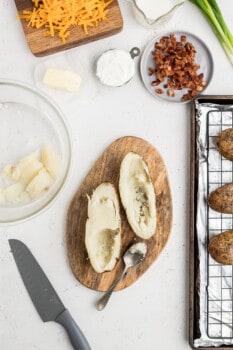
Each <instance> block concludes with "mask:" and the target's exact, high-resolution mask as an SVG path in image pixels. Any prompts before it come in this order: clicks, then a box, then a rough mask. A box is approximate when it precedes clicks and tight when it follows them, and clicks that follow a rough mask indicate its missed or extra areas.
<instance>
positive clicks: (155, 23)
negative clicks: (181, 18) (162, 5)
mask: <svg viewBox="0 0 233 350" xmlns="http://www.w3.org/2000/svg"><path fill="white" fill-rule="evenodd" d="M147 1H149V0H147ZM151 1H152V2H154V3H156V1H155V0H151ZM159 1H166V0H159ZM183 3H184V0H183V1H178V0H177V1H175V0H174V1H173V4H172V5H173V6H172V5H171V8H169V7H168V10H167V11H166V12H165V13H162V14H161V13H159V15H158V17H156V18H150V17H149V15H148V13H146V12H145V7H141V6H140V4H139V3H138V1H137V0H132V4H133V11H134V14H135V18H136V19H137V21H138V22H139V23H140V24H141V25H143V26H144V27H146V28H149V29H159V28H161V26H163V25H164V24H166V23H168V22H169V21H170V19H171V18H172V16H173V15H174V13H175V11H176V10H177V9H178V8H179V7H180V6H181V5H183ZM144 6H145V3H144Z"/></svg>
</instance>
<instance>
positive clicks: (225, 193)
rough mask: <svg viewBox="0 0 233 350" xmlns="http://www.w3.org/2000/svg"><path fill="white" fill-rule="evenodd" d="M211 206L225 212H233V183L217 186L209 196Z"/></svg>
mask: <svg viewBox="0 0 233 350" xmlns="http://www.w3.org/2000/svg"><path fill="white" fill-rule="evenodd" d="M208 204H209V206H210V207H211V208H212V209H213V210H215V211H217V212H219V213H224V214H233V183H229V184H226V185H223V186H221V187H219V188H217V189H216V190H215V191H213V192H211V193H210V194H209V196H208Z"/></svg>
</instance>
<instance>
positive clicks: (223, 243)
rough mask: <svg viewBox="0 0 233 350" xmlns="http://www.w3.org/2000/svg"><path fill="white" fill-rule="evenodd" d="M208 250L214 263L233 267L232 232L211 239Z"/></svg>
mask: <svg viewBox="0 0 233 350" xmlns="http://www.w3.org/2000/svg"><path fill="white" fill-rule="evenodd" d="M208 249H209V253H210V255H211V257H212V258H213V259H214V260H215V261H217V262H219V263H220V264H224V265H233V231H225V232H222V233H220V234H218V235H217V236H215V237H213V238H212V239H211V241H210V243H209V245H208Z"/></svg>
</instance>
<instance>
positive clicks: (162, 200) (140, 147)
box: [66, 136, 172, 291]
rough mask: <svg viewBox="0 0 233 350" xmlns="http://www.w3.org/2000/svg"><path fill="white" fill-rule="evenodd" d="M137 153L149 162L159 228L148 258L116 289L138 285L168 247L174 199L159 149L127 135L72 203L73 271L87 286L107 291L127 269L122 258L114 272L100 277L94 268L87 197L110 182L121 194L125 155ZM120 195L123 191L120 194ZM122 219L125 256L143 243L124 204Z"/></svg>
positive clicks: (114, 145) (96, 166) (69, 239)
mask: <svg viewBox="0 0 233 350" xmlns="http://www.w3.org/2000/svg"><path fill="white" fill-rule="evenodd" d="M130 151H133V152H136V153H138V154H139V155H141V156H142V157H143V158H144V160H145V161H146V162H147V164H148V167H149V171H150V175H151V178H152V181H153V184H154V188H155V194H156V206H157V208H156V211H157V228H156V233H155V235H154V236H152V237H151V238H150V239H149V240H145V242H146V243H147V245H148V252H147V256H146V258H145V259H144V260H143V262H141V263H140V264H139V265H137V266H135V267H133V268H130V269H129V270H128V272H127V274H126V275H125V276H124V278H123V279H122V280H121V282H120V283H119V284H118V286H117V288H116V290H120V289H123V288H125V287H127V286H129V285H130V284H132V283H133V282H135V281H136V280H137V279H138V278H139V277H140V276H141V275H142V274H143V273H144V272H145V271H146V270H147V269H148V268H149V267H150V266H151V264H152V263H153V262H154V261H155V259H156V258H157V257H158V256H159V254H160V253H161V251H162V249H163V248H164V246H165V244H166V242H167V240H168V237H169V235H170V230H171V225H172V199H171V192H170V188H169V182H168V176H167V171H166V167H165V165H164V162H163V159H162V158H161V156H160V154H159V153H158V152H157V150H156V149H155V148H154V147H153V146H152V145H151V144H150V143H148V142H147V141H145V140H143V139H140V138H137V137H132V136H126V137H122V138H120V139H118V140H116V141H115V142H113V143H112V144H111V145H110V146H109V147H108V148H107V149H106V150H105V151H104V153H103V154H102V156H101V157H100V158H99V159H98V160H97V161H96V163H95V164H94V166H93V167H92V168H91V170H90V171H89V173H88V174H87V176H86V177H85V179H84V181H83V183H82V184H81V186H80V187H79V188H78V190H77V192H76V193H75V195H74V198H73V199H72V201H71V204H70V207H69V209H68V213H67V223H66V244H67V254H68V259H69V263H70V266H71V269H72V271H73V273H74V275H75V276H76V278H77V279H78V280H79V281H80V282H81V283H82V284H83V285H85V286H86V287H88V288H91V289H94V290H98V291H106V290H107V289H108V288H109V287H110V285H111V284H112V283H113V281H114V280H115V279H116V277H117V276H118V275H119V274H120V272H121V271H122V269H123V261H122V258H120V259H119V261H118V262H117V264H116V266H115V268H114V269H113V270H112V271H110V272H104V273H102V274H98V273H96V272H95V271H94V269H93V268H92V266H91V264H90V261H89V259H88V255H87V251H86V248H85V224H86V219H87V194H88V195H91V194H92V192H93V190H94V189H95V188H96V187H97V186H98V185H99V184H100V183H102V182H104V181H108V182H111V183H112V184H113V185H115V188H116V190H117V191H118V181H119V170H120V164H121V161H122V159H123V158H124V156H125V155H126V154H127V153H128V152H130ZM118 193H119V192H118ZM120 210H121V220H122V247H121V257H122V255H123V254H124V252H125V251H126V249H127V248H128V247H129V246H130V245H131V244H132V243H135V242H138V241H142V239H140V238H138V237H137V236H136V235H135V234H134V232H133V231H132V230H131V228H130V226H129V224H128V221H127V218H126V215H125V212H124V209H123V207H122V205H121V204H120Z"/></svg>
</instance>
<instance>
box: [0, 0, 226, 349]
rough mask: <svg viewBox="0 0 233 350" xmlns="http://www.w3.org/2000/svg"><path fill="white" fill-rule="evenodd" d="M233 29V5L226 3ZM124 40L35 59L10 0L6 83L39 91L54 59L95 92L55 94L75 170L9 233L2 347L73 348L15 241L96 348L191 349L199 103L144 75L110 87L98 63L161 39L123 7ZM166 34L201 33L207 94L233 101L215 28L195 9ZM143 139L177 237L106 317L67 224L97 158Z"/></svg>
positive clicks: (4, 0) (0, 275)
mask: <svg viewBox="0 0 233 350" xmlns="http://www.w3.org/2000/svg"><path fill="white" fill-rule="evenodd" d="M218 2H219V4H220V6H221V8H222V10H223V13H224V16H225V18H226V21H227V22H228V23H229V27H230V28H231V30H232V31H233V23H232V18H231V17H232V11H233V4H232V3H231V2H229V1H224V0H219V1H218ZM120 7H121V11H122V15H123V19H124V28H123V30H122V32H121V33H119V34H117V35H115V36H112V37H109V38H106V39H103V40H99V41H96V42H93V43H90V44H87V45H83V46H80V47H77V48H74V49H72V50H69V51H66V52H63V53H59V54H57V55H52V56H47V57H44V58H36V57H34V56H33V55H32V54H31V52H30V50H29V48H28V46H27V43H26V40H25V38H24V34H23V31H22V28H21V24H20V22H19V20H18V19H17V18H16V8H15V5H14V2H13V1H10V0H1V2H0V14H1V26H0V27H1V32H0V39H1V40H0V42H1V49H0V78H5V79H15V80H19V81H22V82H26V83H29V84H32V85H34V86H38V80H37V72H38V69H39V68H40V65H41V64H46V62H48V61H49V60H62V61H63V62H64V64H65V63H66V64H67V62H68V64H70V65H71V66H73V67H75V68H77V69H79V68H80V69H81V70H82V72H83V74H84V76H85V85H84V86H83V89H82V90H81V91H80V96H79V97H77V98H69V99H65V98H64V100H62V99H60V98H57V96H56V95H55V96H52V97H53V98H54V99H55V100H56V99H57V103H58V104H59V106H60V108H61V109H62V110H63V113H64V115H65V117H66V120H67V122H68V124H69V126H70V129H71V138H72V141H73V166H72V171H71V174H70V178H69V182H68V183H67V185H66V188H65V189H64V191H63V192H62V194H61V195H60V196H59V198H57V200H56V201H55V202H54V203H53V205H52V206H50V207H49V208H48V209H47V210H46V211H45V212H43V213H42V214H40V215H38V216H37V217H35V218H33V219H31V220H28V221H26V222H24V223H19V224H17V225H10V226H6V227H0V281H1V282H0V348H1V350H13V349H15V350H33V349H35V350H36V349H38V350H51V349H56V350H60V349H61V350H65V349H67V350H68V349H72V346H71V345H70V342H69V340H68V338H67V335H66V333H65V331H64V330H63V328H62V327H61V326H59V325H58V324H56V323H54V322H48V323H43V322H42V321H41V319H40V317H39V316H38V314H37V312H36V310H35V308H34V307H33V305H32V303H31V301H30V299H29V297H28V294H27V292H26V290H25V288H24V286H23V283H22V280H21V278H20V276H19V274H18V271H17V269H16V266H15V263H14V261H13V257H12V255H11V253H10V249H9V245H8V239H9V238H16V239H20V240H22V241H23V242H25V243H26V244H27V245H28V247H29V248H30V249H31V251H32V252H33V254H34V255H35V257H36V258H37V260H38V261H39V263H40V264H41V266H42V267H43V268H44V270H45V271H46V274H47V275H48V277H49V279H50V280H51V282H52V284H53V285H54V287H55V289H56V291H57V292H58V294H59V296H60V298H61V299H62V301H63V302H64V304H65V305H66V307H67V308H68V309H69V310H70V312H71V313H72V315H73V317H74V318H75V320H76V321H77V323H78V324H79V326H80V328H81V329H82V330H83V332H84V333H85V335H86V337H87V338H88V340H89V342H90V344H91V346H92V348H93V350H152V349H160V350H168V349H172V350H186V349H189V344H188V294H189V293H188V259H189V257H188V244H189V225H188V224H189V163H190V155H189V144H190V105H189V104H185V105H184V104H170V103H165V102H162V101H160V100H158V99H155V98H153V97H152V96H151V95H150V94H149V93H148V91H147V90H146V89H145V88H144V86H143V84H142V82H141V79H140V74H139V70H138V65H139V59H136V60H135V62H136V65H137V71H136V74H135V76H134V78H133V80H132V81H131V82H130V83H129V84H127V85H126V86H124V87H121V88H118V89H108V88H105V87H102V86H100V84H99V82H97V80H96V78H95V76H94V75H93V73H92V69H93V63H94V62H95V59H96V57H98V56H99V54H100V53H102V52H103V51H104V50H106V49H108V48H113V47H116V48H122V49H126V50H129V49H130V48H131V47H133V46H137V47H139V48H140V49H141V50H143V49H144V48H145V46H146V45H147V43H148V42H149V41H150V40H151V39H152V38H153V37H154V36H155V35H156V34H158V33H157V32H155V31H153V30H149V29H146V28H143V27H142V26H140V25H139V24H138V23H137V22H136V20H135V18H134V15H133V12H132V8H131V4H130V3H129V2H128V1H126V0H120ZM161 29H162V30H163V31H174V30H183V31H186V32H191V33H193V34H196V35H197V36H199V37H200V38H202V40H203V41H204V42H206V44H207V45H208V47H209V49H210V50H211V52H212V54H213V60H214V75H213V78H212V81H211V83H210V85H209V86H208V88H207V89H206V91H205V93H206V94H223V95H224V94H225V95H227V94H228V95H229V94H233V67H232V65H231V64H230V62H229V61H228V59H227V57H226V55H225V53H224V51H223V49H222V47H221V46H220V44H219V42H218V41H217V39H216V36H215V35H214V34H213V32H212V29H211V28H210V26H209V24H208V23H207V21H206V20H205V19H204V17H203V16H202V15H201V14H200V12H199V11H198V9H197V8H195V7H194V6H193V5H192V4H191V3H190V2H188V1H187V2H186V3H185V5H183V6H182V7H181V8H180V9H179V10H178V11H177V13H176V15H175V16H174V18H173V19H172V21H171V22H170V23H169V24H168V25H166V26H164V28H161ZM125 135H133V136H139V137H142V138H144V139H145V140H147V141H149V142H150V143H152V144H153V145H154V147H156V148H157V149H158V151H159V152H160V153H161V155H162V157H163V159H164V162H165V164H166V167H167V170H168V174H169V179H170V185H171V191H172V197H173V210H174V213H173V227H172V231H171V236H170V239H169V241H168V243H167V245H166V247H165V249H164V250H163V252H162V254H161V255H160V257H159V259H158V260H157V261H156V262H154V263H153V265H152V266H151V267H150V269H149V270H148V271H147V272H146V273H145V274H144V275H143V276H142V277H141V278H140V279H139V280H138V281H137V282H136V283H134V284H133V285H132V286H130V287H129V288H126V289H124V290H122V291H120V292H117V293H114V295H113V297H112V299H111V301H110V304H109V305H108V307H107V308H106V309H105V310H104V311H102V312H98V311H96V309H95V308H94V306H93V304H94V302H95V300H96V299H97V297H98V295H99V294H98V293H97V292H95V291H92V290H89V289H87V288H85V287H84V286H82V285H81V284H80V283H79V282H78V281H77V280H76V279H75V277H74V276H73V274H72V272H71V269H70V267H69V264H68V261H67V256H66V251H65V219H66V212H67V208H68V206H69V203H70V201H71V199H72V197H73V195H74V193H75V191H76V189H77V188H78V186H79V185H80V184H81V182H82V180H83V178H84V177H85V175H86V174H87V172H88V170H89V169H90V167H91V166H92V164H93V162H94V161H95V159H96V158H97V157H99V156H100V155H101V153H102V152H103V151H104V149H105V148H106V147H107V146H108V145H109V144H110V143H112V142H113V141H114V140H115V139H117V138H119V137H121V136H125Z"/></svg>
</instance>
